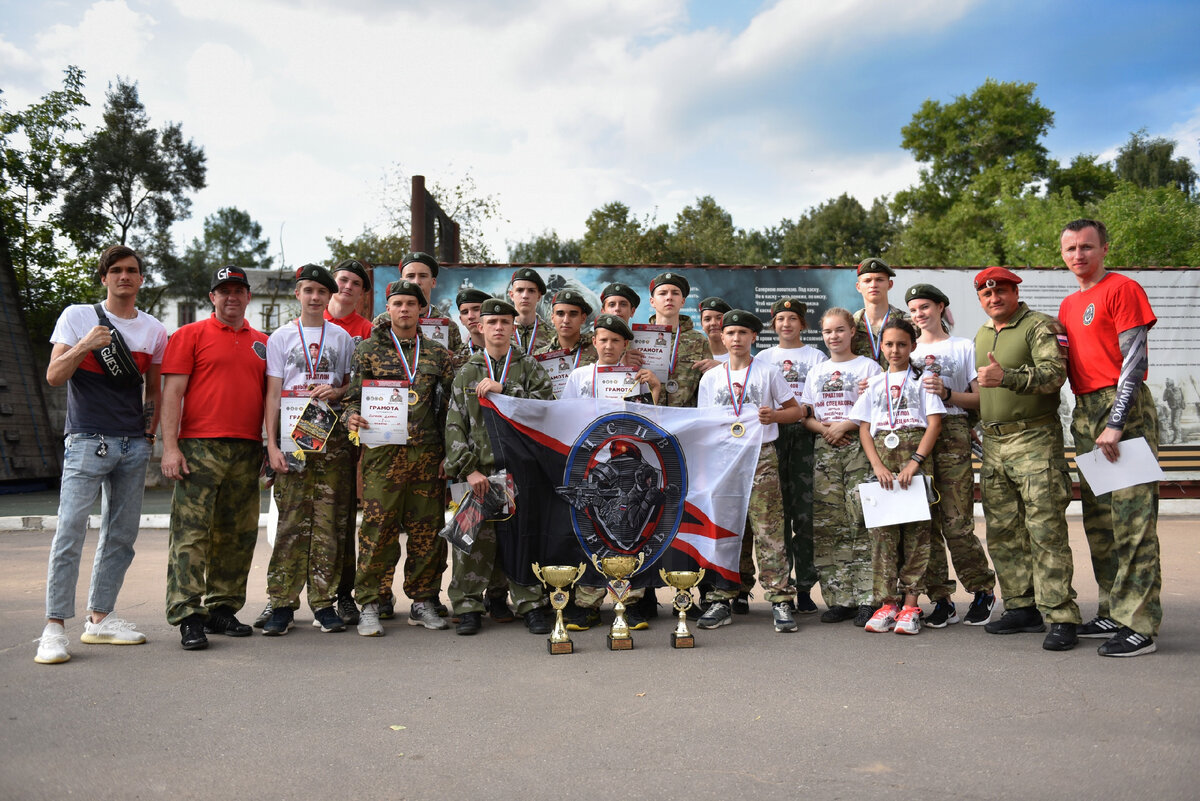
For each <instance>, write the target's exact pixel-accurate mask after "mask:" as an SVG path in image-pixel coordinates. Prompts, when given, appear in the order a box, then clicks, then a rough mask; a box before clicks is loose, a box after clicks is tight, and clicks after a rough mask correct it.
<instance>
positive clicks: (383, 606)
mask: <svg viewBox="0 0 1200 801" xmlns="http://www.w3.org/2000/svg"><path fill="white" fill-rule="evenodd" d="M395 617H396V598H395V596H392V595H389V596H388V597H386V598H384V597H382V596H381V597H380V598H379V619H380V620H393V619H394V618H395Z"/></svg>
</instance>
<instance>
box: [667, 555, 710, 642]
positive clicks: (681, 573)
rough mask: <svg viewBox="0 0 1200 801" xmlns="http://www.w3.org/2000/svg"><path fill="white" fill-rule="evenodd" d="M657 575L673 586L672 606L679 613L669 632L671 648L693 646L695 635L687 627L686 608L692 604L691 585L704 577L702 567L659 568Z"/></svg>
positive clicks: (694, 584)
mask: <svg viewBox="0 0 1200 801" xmlns="http://www.w3.org/2000/svg"><path fill="white" fill-rule="evenodd" d="M658 575H660V576H662V580H663V581H665V582H666V583H667V584H668V585H669V586H671V587H674V588H675V602H674V603H673V604H672V606H673V607H674V608H675V611H676V612H678V613H679V625H678V626H676V627H675V630H674V631H673V632H671V647H672V648H695V647H696V637H695V635H694V634H692V632H691V631H689V630H688V627H687V609H688V607H689V606H691V605H692V587H695V586H696V585H697V584H699V583H700V581H701V580H702V579H703V578H704V568H700V570H699V571H696V570H672V571H671V572H669V573H668V572H667V571H666V570H662V569H659V571H658Z"/></svg>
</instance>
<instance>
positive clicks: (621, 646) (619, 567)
mask: <svg viewBox="0 0 1200 801" xmlns="http://www.w3.org/2000/svg"><path fill="white" fill-rule="evenodd" d="M645 561H646V554H644V553H639V554H638V555H637V558H636V559H634V558H633V557H632V556H606V557H604V558H603V559H597V558H596V555H595V554H592V564H593V565H595V566H596V569H597V570H599V571H600V572H601V573H603V574H604V576H605V577H606V578H607V579H608V591H609V592H610V593H612V597H613V602H614V603H613V612H614V613H615V615H616V617H614V618H613V624H612V628H611V629H609V631H608V650H610V651H629V650H631V649H632V648H633V637H632V636H631V635H630V634H629V624H628V623H626V622H625V599H626V598H628V597H629V577H630V576H632V575H633V574H634V573H636V572H637V571H638V569H639V568H640V567H641V566H642V563H644V562H645Z"/></svg>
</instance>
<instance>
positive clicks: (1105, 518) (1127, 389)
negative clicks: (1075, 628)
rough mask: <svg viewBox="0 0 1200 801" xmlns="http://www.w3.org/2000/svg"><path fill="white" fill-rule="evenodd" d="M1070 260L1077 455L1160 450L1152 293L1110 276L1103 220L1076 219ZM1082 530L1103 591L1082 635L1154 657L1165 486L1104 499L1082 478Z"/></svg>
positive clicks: (1066, 318) (1068, 235) (1067, 309)
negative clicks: (1150, 343) (1138, 442)
mask: <svg viewBox="0 0 1200 801" xmlns="http://www.w3.org/2000/svg"><path fill="white" fill-rule="evenodd" d="M1060 244H1061V245H1062V258H1063V261H1064V262H1065V263H1066V265H1067V268H1068V269H1069V270H1070V271H1071V272H1072V273H1073V274H1074V275H1075V280H1076V281H1077V282H1078V283H1079V291H1078V292H1073V293H1071V294H1070V295H1067V297H1066V298H1064V299H1063V302H1062V305H1061V306H1059V309H1058V318H1059V320H1060V321H1061V322H1062V324H1063V326H1064V327H1065V328H1066V329H1067V342H1068V343H1069V345H1070V355H1069V357H1068V360H1067V376H1068V377H1069V378H1070V379H1071V390H1072V391H1073V392H1074V393H1075V415H1074V418H1073V419H1072V421H1071V433H1072V435H1073V436H1074V437H1075V450H1076V452H1078V453H1086V452H1088V451H1091V450H1093V449H1099V450H1100V452H1101V453H1103V454H1104V456H1105V458H1107V459H1108V461H1110V462H1114V463H1115V462H1118V461H1119V460H1120V458H1121V446H1120V443H1121V441H1122V440H1129V439H1134V438H1136V437H1145V438H1146V441H1147V443H1149V445H1150V448H1151V450H1152V451H1154V452H1155V453H1156V454H1157V453H1158V411H1157V407H1156V406H1155V404H1154V397H1153V396H1152V395H1151V394H1150V389H1149V387H1147V386H1146V384H1145V380H1146V370H1147V366H1148V365H1149V358H1150V357H1149V350H1148V347H1147V338H1148V335H1149V333H1150V329H1151V328H1152V327H1153V326H1154V323H1155V322H1156V321H1157V318H1156V317H1155V316H1154V311H1153V310H1152V309H1151V308H1150V301H1149V299H1148V298H1147V297H1146V291H1145V290H1144V289H1142V287H1141V286H1140V285H1139V284H1138V283H1137V282H1136V281H1134V280H1133V279H1131V278H1127V277H1125V276H1123V275H1118V274H1117V273H1110V272H1108V271H1106V270H1105V269H1104V257H1105V255H1107V254H1108V232H1107V231H1106V230H1105V228H1104V223H1102V222H1098V221H1096V220H1075V221H1074V222H1072V223H1068V224H1067V226H1066V228H1064V229H1063V231H1062V238H1061V242H1060ZM1079 487H1080V497H1081V499H1082V501H1083V529H1084V532H1085V533H1086V534H1087V540H1088V548H1089V549H1090V550H1091V552H1092V569H1093V571H1094V572H1095V574H1096V584H1097V585H1099V589H1100V605H1099V610H1098V612H1097V614H1096V617H1095V618H1093V619H1092V620H1090V621H1088V622H1087V623H1085V624H1084V625H1083V626H1081V627H1080V629H1079V636H1080V637H1091V638H1094V639H1103V640H1105V642H1104V643H1103V644H1102V645H1101V646H1100V649H1099V652H1100V655H1101V656H1139V655H1141V654H1148V653H1151V652H1152V651H1154V650H1155V648H1156V646H1155V644H1154V639H1153V638H1154V635H1156V634H1157V633H1158V626H1159V624H1160V623H1161V622H1162V603H1161V601H1160V600H1159V594H1160V589H1161V587H1162V569H1161V566H1160V564H1159V549H1158V482H1157V481H1151V482H1147V483H1144V484H1137V485H1136V486H1133V487H1128V488H1126V489H1120V490H1116V491H1114V492H1112V493H1106V494H1104V495H1102V496H1099V497H1097V496H1096V495H1095V494H1093V493H1092V490H1091V488H1090V487H1089V486H1088V483H1087V480H1086V479H1084V477H1083V474H1082V473H1080V476H1079Z"/></svg>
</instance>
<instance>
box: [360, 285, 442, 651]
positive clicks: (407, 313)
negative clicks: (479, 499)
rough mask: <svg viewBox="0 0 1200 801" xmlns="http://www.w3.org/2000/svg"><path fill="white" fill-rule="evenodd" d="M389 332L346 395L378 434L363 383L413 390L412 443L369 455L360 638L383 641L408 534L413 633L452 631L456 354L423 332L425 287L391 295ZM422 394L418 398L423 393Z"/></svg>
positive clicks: (402, 288)
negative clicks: (448, 456)
mask: <svg viewBox="0 0 1200 801" xmlns="http://www.w3.org/2000/svg"><path fill="white" fill-rule="evenodd" d="M387 296H388V297H387V310H388V316H389V318H390V319H391V325H390V326H388V327H384V326H378V327H377V328H375V330H374V331H373V332H372V333H371V336H370V337H369V338H368V339H366V340H364V341H363V342H362V343H360V344H359V346H358V348H357V349H356V350H355V352H354V368H353V379H352V380H351V383H350V389H349V391H348V392H347V393H346V415H347V427H348V428H349V429H350V431H352V432H358V431H360V430H363V429H367V428H370V424H369V423H368V422H367V420H366V419H365V418H363V417H362V415H361V414H360V412H361V409H362V386H363V381H372V380H377V381H378V380H382V381H407V382H409V387H408V396H409V399H408V441H407V443H405V444H403V445H380V446H378V447H373V448H366V449H365V451H364V453H363V524H362V531H361V533H360V535H359V554H358V570H357V573H356V575H355V580H354V595H355V599H356V600H357V601H358V602H359V603H360V604H361V605H362V616H361V618H360V619H359V622H358V633H359V634H361V635H363V636H364V637H378V636H381V635H382V634H383V633H384V631H383V626H382V625H381V624H380V622H379V589H380V586H381V584H382V581H383V575H384V573H385V571H387V570H389V569H392V570H394V569H395V565H396V562H397V560H398V559H399V558H400V532H401V531H402V530H403V531H406V532H407V533H408V557H407V558H406V559H405V561H404V594H405V595H407V596H408V597H409V598H410V599H411V600H412V608H411V609H410V610H409V616H408V622H409V625H412V626H424V627H425V628H427V629H433V630H442V629H445V628H446V627H447V625H446V622H445V621H444V620H443V619H442V618H441V617H440V616H439V615H438V613H437V609H436V599H437V596H438V592H439V590H440V589H441V586H442V574H443V573H444V572H445V569H446V541H445V540H444V539H442V538H441V537H439V536H438V529H440V528H441V524H442V519H443V514H444V508H445V507H444V504H443V496H444V492H445V485H444V483H443V481H442V480H440V479H439V477H438V469H439V468H440V466H441V462H442V459H443V457H444V456H445V447H444V445H443V440H442V437H443V435H444V431H445V423H446V403H447V401H448V398H449V393H450V381H451V378H452V377H453V373H452V372H451V366H450V351H448V350H446V349H445V348H443V347H442V346H441V345H438V344H437V343H436V342H434V341H433V340H432V339H429V338H428V337H426V336H425V335H424V334H422V333H421V331H420V328H419V326H418V319H419V316H420V309H421V308H422V307H424V306H425V305H426V301H425V295H424V293H423V292H422V291H421V288H420V287H419V286H417V285H416V284H414V283H412V282H411V281H406V280H403V279H402V280H400V281H395V282H393V283H392V284H390V285H389V286H388V288H387ZM413 393H415V395H414V394H413Z"/></svg>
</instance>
